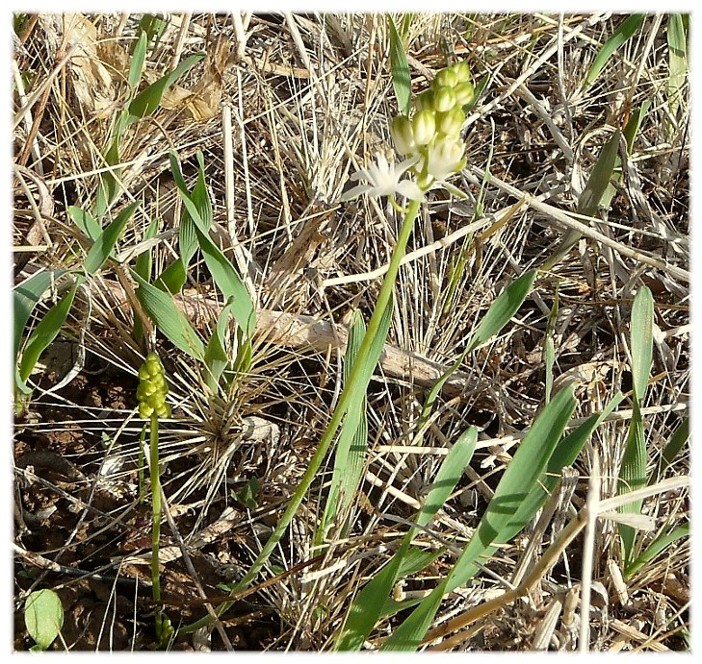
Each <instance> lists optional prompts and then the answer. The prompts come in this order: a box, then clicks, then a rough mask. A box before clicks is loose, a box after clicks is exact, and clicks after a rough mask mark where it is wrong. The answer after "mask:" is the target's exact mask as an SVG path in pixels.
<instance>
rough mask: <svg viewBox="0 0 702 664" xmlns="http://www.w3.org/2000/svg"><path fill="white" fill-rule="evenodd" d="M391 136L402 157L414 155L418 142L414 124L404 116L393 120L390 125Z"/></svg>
mask: <svg viewBox="0 0 702 664" xmlns="http://www.w3.org/2000/svg"><path fill="white" fill-rule="evenodd" d="M390 134H391V135H392V140H393V142H394V143H395V149H396V150H397V151H398V152H399V153H400V154H402V155H406V154H413V153H414V152H415V151H416V150H417V142H416V141H415V140H414V132H413V130H412V123H411V122H410V120H409V119H408V118H406V117H404V116H403V115H398V116H397V117H396V118H393V121H392V124H391V125H390Z"/></svg>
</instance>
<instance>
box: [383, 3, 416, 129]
mask: <svg viewBox="0 0 702 664" xmlns="http://www.w3.org/2000/svg"><path fill="white" fill-rule="evenodd" d="M387 19H388V29H389V30H390V67H391V69H392V86H393V88H394V90H395V96H396V97H397V106H398V108H399V109H400V113H402V115H405V116H409V112H410V107H411V104H412V83H411V81H410V71H409V64H408V63H407V56H406V55H405V47H404V45H403V43H402V39H401V38H400V35H399V34H397V28H396V27H395V22H394V21H393V20H392V17H391V16H389V15H388V17H387Z"/></svg>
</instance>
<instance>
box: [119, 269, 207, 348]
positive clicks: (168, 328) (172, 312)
mask: <svg viewBox="0 0 702 664" xmlns="http://www.w3.org/2000/svg"><path fill="white" fill-rule="evenodd" d="M131 274H132V278H133V279H134V280H135V281H136V282H137V283H138V284H139V288H138V289H137V291H136V295H137V297H138V298H139V302H141V304H142V306H143V307H144V309H146V313H147V314H148V315H149V317H150V318H151V319H152V320H153V321H154V323H156V326H157V327H158V329H159V330H161V332H163V334H165V335H166V337H167V338H168V339H169V340H170V341H171V343H173V344H174V345H175V346H177V347H178V348H180V350H182V351H183V352H184V353H187V354H188V355H190V356H191V357H194V358H195V359H198V360H203V359H204V357H205V346H204V344H203V343H202V341H201V340H200V337H198V335H197V333H196V332H195V330H194V329H193V327H192V325H190V321H189V320H188V319H187V318H186V317H185V315H184V314H183V312H182V311H181V310H180V309H178V307H177V306H176V304H175V302H174V301H173V298H172V297H171V295H170V294H168V293H164V292H163V291H162V290H161V289H160V288H156V286H152V285H151V284H150V283H148V282H147V281H145V280H144V279H142V278H141V277H140V276H139V275H138V274H137V273H136V272H135V271H134V270H132V271H131Z"/></svg>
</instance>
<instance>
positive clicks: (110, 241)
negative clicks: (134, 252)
mask: <svg viewBox="0 0 702 664" xmlns="http://www.w3.org/2000/svg"><path fill="white" fill-rule="evenodd" d="M138 206H139V202H138V201H135V202H134V203H131V204H130V205H128V206H127V207H126V208H124V210H122V212H120V213H119V215H117V218H116V219H115V220H114V221H113V222H112V223H111V224H109V225H108V226H107V228H106V229H105V230H104V231H102V233H100V235H99V236H98V237H97V239H96V240H95V242H94V243H93V246H92V247H90V251H88V255H87V256H86V258H85V263H84V268H85V271H86V272H87V273H88V274H95V273H96V272H97V271H98V270H99V269H100V268H101V267H102V266H103V265H104V264H105V261H107V259H108V258H109V257H110V255H111V254H112V250H113V249H114V248H115V245H116V244H117V242H118V241H119V239H120V238H121V237H122V233H124V227H125V226H126V225H127V222H128V221H129V220H130V219H131V217H132V215H133V214H134V210H136V209H137V207H138Z"/></svg>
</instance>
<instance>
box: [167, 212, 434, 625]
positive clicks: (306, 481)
mask: <svg viewBox="0 0 702 664" xmlns="http://www.w3.org/2000/svg"><path fill="white" fill-rule="evenodd" d="M419 205H420V201H412V202H411V203H410V204H409V206H408V208H407V211H406V213H405V216H404V218H403V219H402V224H401V226H400V232H399V233H398V236H397V244H396V245H395V250H394V251H393V253H392V257H391V258H390V264H389V265H388V271H387V273H386V274H385V279H384V280H383V284H382V286H381V287H380V293H379V294H378V301H377V302H376V304H375V309H374V310H373V315H372V316H371V319H370V320H369V321H368V327H367V329H366V334H365V335H364V337H363V341H362V342H361V346H360V348H359V349H358V357H359V358H363V357H366V356H368V354H369V352H370V350H371V346H372V345H373V340H374V339H375V336H376V334H377V333H378V328H379V327H380V321H381V319H382V317H383V312H384V311H385V308H386V307H387V306H388V304H389V303H390V300H391V298H392V293H393V289H394V287H395V280H396V279H397V273H398V272H399V270H400V262H401V261H402V258H403V257H404V255H405V248H406V247H407V241H408V240H409V237H410V235H411V234H412V229H413V228H414V220H415V218H416V216H417V212H419ZM363 368H364V367H363V362H354V364H353V368H352V370H351V374H350V376H349V379H348V381H347V382H346V385H344V389H343V390H342V392H341V396H340V397H339V401H338V403H337V405H336V408H335V409H334V412H333V414H332V418H331V420H330V422H329V425H328V426H327V428H326V430H325V431H324V434H323V435H322V438H321V440H320V441H319V445H318V446H317V451H316V452H315V453H314V456H313V457H312V458H311V459H310V461H309V465H308V466H307V470H306V471H305V474H304V475H303V476H302V480H301V481H300V484H299V486H298V487H297V489H296V491H295V493H294V494H293V497H292V498H291V500H290V503H289V505H288V507H287V509H286V510H285V513H284V514H283V516H282V517H281V518H280V521H279V522H278V525H277V526H276V529H275V530H274V531H273V534H272V535H271V536H270V537H269V539H268V541H267V542H266V544H265V546H264V547H263V550H262V551H261V553H260V554H259V555H258V558H256V560H255V561H254V563H253V565H252V566H251V569H250V570H249V571H248V573H247V574H246V576H244V578H243V579H242V580H241V581H239V583H237V584H236V585H235V586H234V588H232V590H231V593H230V594H231V595H234V594H236V593H237V592H239V591H241V590H243V589H245V588H246V587H248V586H249V585H250V584H251V582H252V581H253V580H254V579H255V578H256V575H257V574H258V573H259V572H260V571H261V568H262V567H263V566H264V565H265V564H266V561H267V560H268V558H269V557H270V555H271V553H272V552H273V550H274V549H275V547H276V545H277V544H278V542H279V541H280V539H281V538H282V537H283V535H284V534H285V531H286V530H287V528H288V525H290V522H291V521H292V519H293V517H294V516H295V514H296V513H297V510H298V508H299V507H300V505H301V504H302V501H303V500H304V497H305V495H306V494H307V491H308V489H309V488H310V485H311V484H312V482H313V481H314V478H315V477H316V475H317V471H318V470H319V468H320V466H321V465H322V462H323V461H324V458H325V457H326V455H327V452H328V451H329V448H330V447H331V444H332V442H333V441H334V436H335V434H336V432H337V430H338V429H339V426H340V425H341V423H342V421H343V419H344V416H345V415H346V413H347V412H348V410H349V407H350V406H351V404H352V403H354V400H356V399H358V398H359V397H363V396H364V395H365V393H366V390H367V388H368V382H369V381H370V375H371V374H372V372H371V374H369V375H368V379H367V380H364V379H363V377H362V373H363ZM231 605H232V602H224V603H223V604H221V605H220V606H219V607H218V608H217V615H221V614H222V613H223V612H225V611H226V610H227V609H228V608H229V607H230V606H231ZM210 621H211V618H210V617H209V616H205V617H204V618H202V619H201V620H198V621H197V622H194V623H192V624H190V625H186V626H184V627H182V628H181V629H180V630H179V634H189V633H191V632H194V631H195V630H196V629H199V628H200V627H203V626H204V625H207V624H209V622H210Z"/></svg>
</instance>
